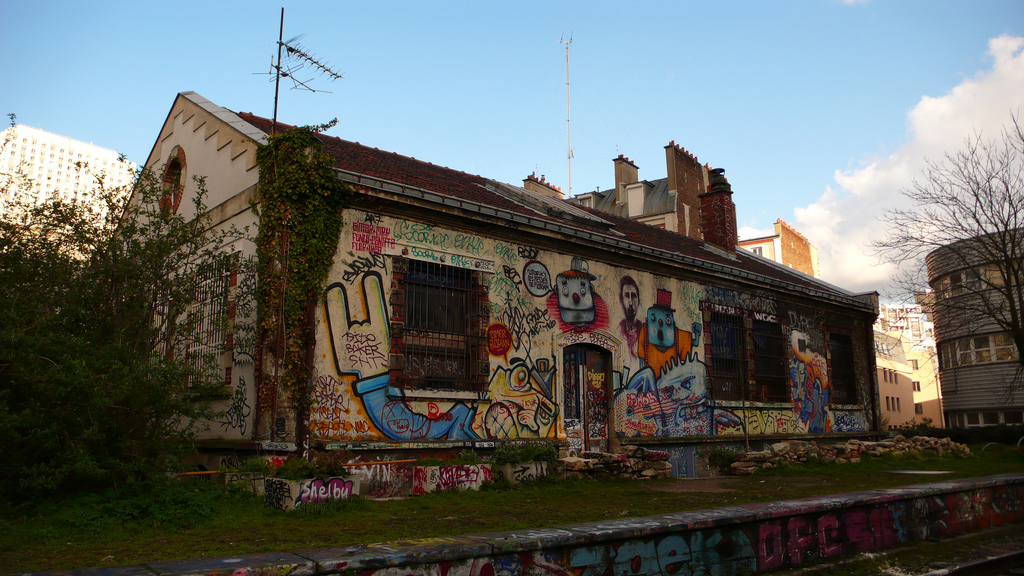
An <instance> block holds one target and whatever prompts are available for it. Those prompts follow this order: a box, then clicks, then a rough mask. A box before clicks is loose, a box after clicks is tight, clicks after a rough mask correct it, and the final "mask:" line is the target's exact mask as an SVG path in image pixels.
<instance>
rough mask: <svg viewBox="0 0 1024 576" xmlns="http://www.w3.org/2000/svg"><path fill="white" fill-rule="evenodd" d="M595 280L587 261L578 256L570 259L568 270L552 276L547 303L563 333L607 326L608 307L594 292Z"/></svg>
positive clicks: (595, 277)
mask: <svg viewBox="0 0 1024 576" xmlns="http://www.w3.org/2000/svg"><path fill="white" fill-rule="evenodd" d="M596 279H597V276H594V275H593V274H591V273H590V266H589V264H587V261H586V260H584V259H583V258H580V257H578V256H577V257H574V258H573V259H572V263H571V265H570V267H569V270H566V271H565V272H561V273H559V274H558V276H556V277H555V285H554V287H553V293H552V294H551V296H549V297H548V301H547V305H548V310H549V311H550V312H551V314H552V316H555V317H556V318H558V323H559V327H560V328H561V329H562V331H563V332H568V331H573V332H584V331H588V330H591V329H594V328H604V327H606V326H607V325H608V309H607V307H606V306H605V303H604V300H603V299H602V298H601V296H599V295H598V294H597V293H596V292H594V280H596Z"/></svg>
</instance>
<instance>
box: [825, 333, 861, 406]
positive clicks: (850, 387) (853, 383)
mask: <svg viewBox="0 0 1024 576" xmlns="http://www.w3.org/2000/svg"><path fill="white" fill-rule="evenodd" d="M828 355H829V371H830V374H829V378H830V380H831V382H832V397H831V401H832V402H833V403H836V404H856V403H857V372H856V369H855V366H854V356H853V339H852V338H850V336H848V335H846V334H837V333H834V332H830V333H829V340H828Z"/></svg>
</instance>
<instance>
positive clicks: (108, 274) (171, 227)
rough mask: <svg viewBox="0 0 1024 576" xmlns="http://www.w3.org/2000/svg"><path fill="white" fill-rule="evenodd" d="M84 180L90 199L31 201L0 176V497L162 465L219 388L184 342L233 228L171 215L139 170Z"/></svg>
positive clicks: (155, 185) (184, 445)
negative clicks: (111, 181) (113, 184)
mask: <svg viewBox="0 0 1024 576" xmlns="http://www.w3.org/2000/svg"><path fill="white" fill-rule="evenodd" d="M2 150H3V143H0V151H2ZM96 178H97V181H98V182H99V191H98V192H97V193H96V194H95V195H94V196H93V197H92V198H88V199H80V200H75V199H71V200H68V199H62V198H59V197H54V198H50V199H47V200H43V201H41V202H38V203H36V202H34V201H32V200H25V198H26V197H28V196H29V194H18V192H30V190H28V189H26V190H11V189H10V188H11V187H17V186H21V187H25V186H28V187H31V186H32V182H31V181H30V180H24V179H11V180H8V181H6V182H2V183H0V193H2V194H0V197H7V198H11V199H10V200H8V204H7V205H6V206H5V207H4V210H3V211H2V213H0V438H3V439H4V441H3V444H2V446H3V447H2V448H0V452H2V454H0V461H3V463H4V465H3V466H2V467H0V495H6V496H7V497H10V498H15V497H20V496H24V495H28V494H47V493H51V492H53V491H56V490H73V489H81V488H94V487H102V486H108V485H119V484H123V483H125V482H128V481H131V480H134V479H139V478H142V477H145V476H149V475H154V474H161V473H165V472H166V471H167V470H169V469H171V468H172V467H173V466H174V465H175V462H176V461H177V458H178V457H179V456H181V455H182V454H183V453H184V451H186V450H188V449H189V448H190V440H191V439H192V438H193V437H194V435H195V434H196V432H197V431H198V430H199V429H200V427H201V426H202V424H201V422H202V419H204V418H209V417H211V416H213V414H212V412H211V409H210V405H209V404H210V402H209V401H210V400H211V399H213V398H215V397H218V396H222V395H223V394H224V393H225V388H224V386H223V383H222V378H223V377H222V376H220V375H218V374H217V373H215V371H214V368H215V366H214V363H213V362H212V360H213V359H212V358H209V357H200V356H198V355H196V354H195V353H194V352H193V353H190V352H191V350H190V344H191V343H192V342H194V341H196V340H197V339H199V338H202V337H203V335H204V334H203V332H202V330H204V329H209V327H210V326H211V324H210V322H209V318H207V319H206V320H207V321H206V323H203V317H202V316H203V315H202V314H197V313H196V312H197V311H198V310H199V305H200V304H202V303H203V302H207V303H208V302H210V301H216V302H219V303H221V304H226V303H227V300H226V299H227V292H226V291H225V290H222V289H221V288H222V287H226V286H227V283H226V278H227V275H229V274H230V273H231V267H232V266H235V265H236V261H235V260H232V258H231V256H230V255H229V254H228V253H227V252H228V251H227V250H225V246H226V245H227V244H228V243H229V242H230V241H232V240H233V238H235V237H238V236H239V235H241V232H239V231H236V230H227V231H216V230H213V229H212V228H211V226H210V222H209V221H208V218H206V217H205V216H200V217H197V218H194V219H192V220H186V219H185V218H184V217H183V216H181V215H179V214H175V213H172V212H171V211H170V210H168V209H167V206H168V204H167V202H166V197H167V194H168V190H167V189H166V185H165V184H163V183H162V182H160V180H159V179H158V178H157V177H156V176H155V175H154V174H152V173H150V172H148V171H145V170H144V171H142V172H141V173H140V174H139V176H138V179H137V182H136V183H135V184H134V186H133V187H132V188H130V189H128V190H122V189H111V188H109V187H106V186H105V185H104V183H103V179H104V175H103V174H102V173H100V174H97V175H96ZM197 185H198V188H199V194H198V195H197V196H196V198H195V210H196V212H195V213H196V214H200V215H202V214H204V212H205V210H206V208H205V206H204V204H203V201H204V198H205V187H204V186H203V182H202V181H201V180H198V181H197ZM129 193H130V199H128V200H127V201H126V200H125V199H126V197H128V195H129ZM19 196H20V199H19ZM162 200H163V202H162ZM211 286H212V287H214V288H215V289H214V290H212V291H211V290H210V288H211ZM216 321H217V322H226V320H225V319H223V318H220V319H218V320H216ZM204 327H205V328H204ZM223 328H226V326H225V327H223Z"/></svg>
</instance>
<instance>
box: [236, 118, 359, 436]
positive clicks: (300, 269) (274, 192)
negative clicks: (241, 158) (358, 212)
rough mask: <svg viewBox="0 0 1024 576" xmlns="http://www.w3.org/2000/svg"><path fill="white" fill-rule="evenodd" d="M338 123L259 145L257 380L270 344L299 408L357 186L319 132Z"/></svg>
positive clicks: (294, 131)
mask: <svg viewBox="0 0 1024 576" xmlns="http://www.w3.org/2000/svg"><path fill="white" fill-rule="evenodd" d="M336 123H337V120H333V121H331V122H330V123H329V124H325V125H322V126H303V127H301V128H295V129H292V130H288V131H286V132H283V133H280V134H275V135H272V136H269V137H268V139H267V142H266V144H260V145H259V147H258V149H257V152H256V163H257V165H258V166H259V171H260V172H259V174H260V178H259V188H258V193H257V195H256V197H255V198H254V200H253V210H254V211H255V213H256V214H257V216H258V218H259V232H258V233H257V235H256V253H257V256H258V260H259V268H258V272H259V275H258V278H259V282H258V285H257V288H256V300H257V318H258V334H259V342H260V343H261V345H260V346H259V351H260V354H259V356H260V358H257V362H256V369H257V381H258V382H259V383H262V381H263V380H265V378H264V377H263V374H262V372H263V368H264V363H265V360H264V359H263V358H262V356H263V354H262V352H263V351H268V352H269V353H270V354H271V355H272V356H273V361H274V363H277V370H276V372H277V373H278V374H280V377H281V381H280V385H281V387H282V389H283V390H284V391H286V392H287V393H288V394H289V395H290V397H291V399H292V400H293V401H294V402H295V403H296V408H298V409H299V411H298V413H299V414H303V413H304V412H305V411H307V410H306V409H308V404H309V381H310V377H311V375H312V372H313V367H312V359H313V349H314V345H315V337H316V330H315V320H314V318H315V310H316V302H318V299H319V297H320V295H321V294H322V293H323V290H324V287H325V285H326V282H327V275H328V272H329V271H330V268H331V263H332V262H333V258H334V252H335V250H336V249H337V246H338V240H339V238H340V236H341V229H342V225H343V223H344V222H343V219H342V209H343V208H344V206H345V205H346V203H347V200H348V198H349V197H350V194H351V189H350V188H349V187H348V186H347V185H345V184H344V183H342V182H341V181H339V180H338V179H337V178H335V177H334V176H333V174H332V171H331V165H332V163H333V161H332V158H331V156H330V155H328V154H327V153H326V152H324V150H323V145H322V143H321V142H320V140H319V139H318V138H317V133H318V132H322V131H324V130H327V129H329V128H331V127H332V126H334V125H335V124H336ZM271 365H273V364H271ZM259 388H260V390H261V394H260V398H259V402H260V404H261V405H264V406H266V401H268V400H271V399H268V398H265V397H264V393H262V391H263V390H266V391H267V392H266V394H276V393H277V392H276V390H274V388H275V387H273V386H259ZM299 425H300V426H301V424H299ZM297 432H301V431H297ZM299 436H300V437H301V436H303V434H301V433H300V434H299Z"/></svg>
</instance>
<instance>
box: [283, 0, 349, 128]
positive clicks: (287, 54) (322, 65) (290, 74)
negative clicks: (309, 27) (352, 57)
mask: <svg viewBox="0 0 1024 576" xmlns="http://www.w3.org/2000/svg"><path fill="white" fill-rule="evenodd" d="M300 38H302V35H299V36H296V37H294V38H292V39H290V40H287V41H286V40H285V39H284V8H283V7H282V8H281V27H280V28H279V29H278V32H277V61H276V62H275V61H274V58H273V57H271V58H270V74H271V75H272V76H273V77H274V78H273V80H274V119H273V121H272V124H271V130H270V132H271V134H277V103H278V99H279V95H280V92H281V78H288V79H290V80H291V81H292V89H299V90H308V91H310V92H326V90H317V89H314V88H313V87H312V86H310V85H309V82H310V80H299V79H298V78H296V77H295V75H296V73H298V72H299V71H301V70H303V69H304V68H307V67H308V68H309V69H310V70H309V72H308V73H311V74H313V75H320V76H326V77H327V79H328V80H329V81H331V82H333V81H335V80H338V79H340V78H343V76H342V74H341V73H340V72H336V71H335V70H334V69H333V68H331V66H330V64H327V63H326V62H323V61H321V60H319V59H318V58H317V57H316V56H314V55H313V54H311V53H310V52H309V51H308V50H307V49H306V48H304V47H303V46H302V45H301V44H299V43H298V40H299V39H300ZM284 58H290V59H291V60H290V61H289V63H288V65H287V66H284V65H283V59H284Z"/></svg>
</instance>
